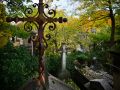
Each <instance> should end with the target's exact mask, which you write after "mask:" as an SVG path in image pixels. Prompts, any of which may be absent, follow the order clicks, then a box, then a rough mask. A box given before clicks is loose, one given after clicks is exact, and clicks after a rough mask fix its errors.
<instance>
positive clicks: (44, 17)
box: [6, 0, 67, 82]
mask: <svg viewBox="0 0 120 90" xmlns="http://www.w3.org/2000/svg"><path fill="white" fill-rule="evenodd" d="M33 7H34V8H35V7H38V12H37V13H36V15H34V16H29V15H31V14H32V13H33V10H32V8H26V10H25V12H24V13H25V16H26V17H25V18H19V17H15V18H12V17H7V18H6V21H7V22H12V21H15V22H19V21H23V22H26V23H25V24H24V29H25V30H26V31H28V32H29V31H31V30H32V25H31V24H34V25H35V26H36V27H37V29H38V40H39V77H38V78H39V80H42V82H43V79H42V75H43V73H44V65H43V62H42V61H43V55H44V50H45V47H46V46H47V44H46V46H45V44H44V43H46V41H45V38H44V28H45V26H46V25H47V24H48V23H50V25H49V30H54V29H55V28H56V24H55V22H59V23H62V22H67V19H66V18H62V17H59V18H55V15H56V11H55V10H53V9H49V6H48V4H44V3H43V0H39V3H38V4H37V3H35V4H33ZM45 8H46V9H48V14H46V13H45V11H44V9H45ZM46 37H47V38H48V39H49V38H50V35H46Z"/></svg>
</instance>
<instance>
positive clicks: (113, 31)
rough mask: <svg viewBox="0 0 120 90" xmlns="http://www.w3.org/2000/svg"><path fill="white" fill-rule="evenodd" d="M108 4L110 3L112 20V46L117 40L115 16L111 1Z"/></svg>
mask: <svg viewBox="0 0 120 90" xmlns="http://www.w3.org/2000/svg"><path fill="white" fill-rule="evenodd" d="M108 3H109V11H110V19H111V36H110V46H112V45H113V44H114V40H115V17H114V14H113V9H112V3H111V0H109V1H108Z"/></svg>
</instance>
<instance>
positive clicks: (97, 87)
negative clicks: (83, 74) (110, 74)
mask: <svg viewBox="0 0 120 90" xmlns="http://www.w3.org/2000/svg"><path fill="white" fill-rule="evenodd" d="M90 90H113V89H112V87H111V86H110V84H109V83H108V82H107V81H106V80H105V79H94V80H91V81H90Z"/></svg>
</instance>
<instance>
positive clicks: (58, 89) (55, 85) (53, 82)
mask: <svg viewBox="0 0 120 90" xmlns="http://www.w3.org/2000/svg"><path fill="white" fill-rule="evenodd" d="M48 80H49V88H48V89H47V90H73V89H72V88H70V87H69V86H67V85H66V84H65V83H64V82H62V81H61V80H59V79H57V78H55V77H54V76H51V75H50V76H49V77H48ZM19 90H44V89H43V87H42V85H41V84H40V82H39V81H38V80H37V79H31V80H29V81H28V82H27V83H26V84H24V85H23V87H21V88H20V89H19Z"/></svg>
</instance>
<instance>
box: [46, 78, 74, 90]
mask: <svg viewBox="0 0 120 90" xmlns="http://www.w3.org/2000/svg"><path fill="white" fill-rule="evenodd" d="M48 90H73V89H72V88H70V87H69V86H67V85H66V84H65V83H63V82H62V81H60V80H59V79H57V78H55V77H53V76H49V89H48Z"/></svg>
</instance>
